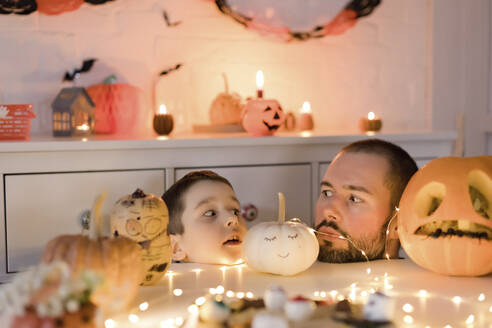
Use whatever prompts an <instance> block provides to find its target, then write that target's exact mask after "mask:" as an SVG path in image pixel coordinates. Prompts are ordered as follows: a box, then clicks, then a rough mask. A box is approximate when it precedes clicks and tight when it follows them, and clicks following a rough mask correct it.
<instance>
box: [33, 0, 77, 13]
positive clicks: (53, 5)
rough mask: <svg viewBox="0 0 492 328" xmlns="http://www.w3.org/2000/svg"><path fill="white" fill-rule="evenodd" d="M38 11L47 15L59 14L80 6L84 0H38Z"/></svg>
mask: <svg viewBox="0 0 492 328" xmlns="http://www.w3.org/2000/svg"><path fill="white" fill-rule="evenodd" d="M36 1H37V3H38V11H39V12H40V13H42V14H45V15H58V14H61V13H64V12H68V11H74V10H77V9H79V8H80V6H82V4H83V3H84V0H36Z"/></svg>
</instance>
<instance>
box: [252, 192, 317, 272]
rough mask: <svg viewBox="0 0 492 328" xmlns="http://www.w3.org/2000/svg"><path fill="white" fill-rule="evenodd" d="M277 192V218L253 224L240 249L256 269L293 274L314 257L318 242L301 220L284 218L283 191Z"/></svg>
mask: <svg viewBox="0 0 492 328" xmlns="http://www.w3.org/2000/svg"><path fill="white" fill-rule="evenodd" d="M278 196H279V214H278V221H271V222H263V223H259V224H257V225H255V226H253V227H252V228H251V229H250V230H249V231H248V233H247V234H246V237H245V239H244V244H243V253H244V256H245V258H246V263H247V264H248V265H249V266H250V267H252V268H253V269H255V270H258V271H262V272H268V273H274V274H280V275H285V276H288V275H295V274H297V273H299V272H302V271H304V270H306V269H307V268H309V267H310V266H311V265H312V264H313V263H314V261H316V258H317V257H318V252H319V244H318V240H317V239H316V236H315V235H314V232H313V230H312V229H310V228H309V227H307V226H306V225H305V224H303V223H302V222H300V220H290V221H287V222H285V199H284V195H283V194H282V193H280V192H279V193H278Z"/></svg>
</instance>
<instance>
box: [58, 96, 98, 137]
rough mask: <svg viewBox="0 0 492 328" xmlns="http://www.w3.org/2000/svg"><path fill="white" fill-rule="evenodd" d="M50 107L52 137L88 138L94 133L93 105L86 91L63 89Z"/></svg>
mask: <svg viewBox="0 0 492 328" xmlns="http://www.w3.org/2000/svg"><path fill="white" fill-rule="evenodd" d="M51 107H52V109H53V136H55V137H69V136H88V135H91V134H92V132H93V131H94V123H95V119H94V103H93V101H92V99H91V97H90V96H89V94H88V93H87V90H86V89H84V88H82V87H71V88H63V89H62V90H61V91H60V92H59V93H58V95H57V96H56V98H55V100H54V101H53V103H52V104H51Z"/></svg>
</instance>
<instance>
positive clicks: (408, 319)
mask: <svg viewBox="0 0 492 328" xmlns="http://www.w3.org/2000/svg"><path fill="white" fill-rule="evenodd" d="M403 322H404V323H406V324H409V325H411V324H412V323H413V317H412V316H411V315H408V314H407V315H406V316H404V317H403Z"/></svg>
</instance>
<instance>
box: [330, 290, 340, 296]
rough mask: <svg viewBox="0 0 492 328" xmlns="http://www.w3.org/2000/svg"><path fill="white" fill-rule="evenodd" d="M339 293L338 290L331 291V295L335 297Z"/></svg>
mask: <svg viewBox="0 0 492 328" xmlns="http://www.w3.org/2000/svg"><path fill="white" fill-rule="evenodd" d="M337 294H338V291H336V290H332V291H330V295H331V297H335V296H337Z"/></svg>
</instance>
